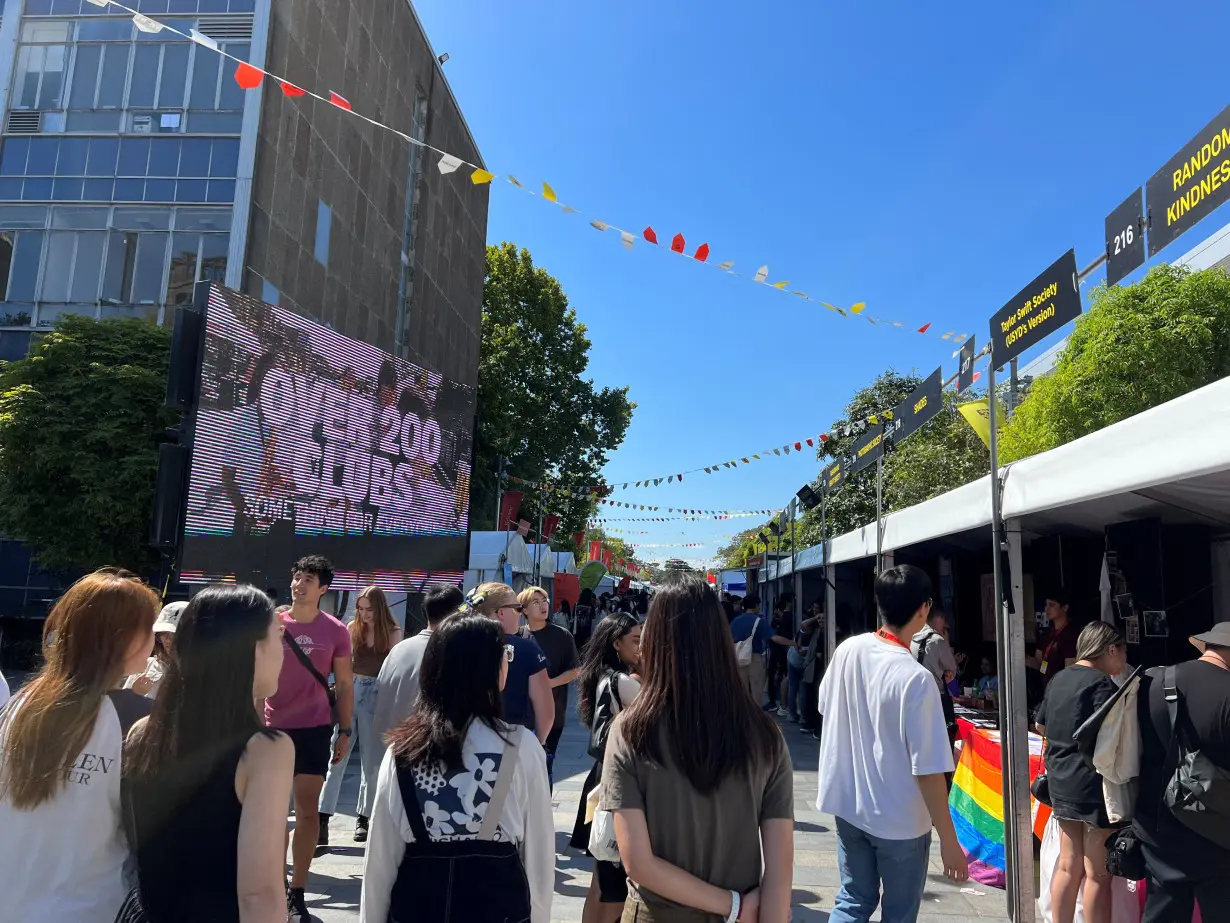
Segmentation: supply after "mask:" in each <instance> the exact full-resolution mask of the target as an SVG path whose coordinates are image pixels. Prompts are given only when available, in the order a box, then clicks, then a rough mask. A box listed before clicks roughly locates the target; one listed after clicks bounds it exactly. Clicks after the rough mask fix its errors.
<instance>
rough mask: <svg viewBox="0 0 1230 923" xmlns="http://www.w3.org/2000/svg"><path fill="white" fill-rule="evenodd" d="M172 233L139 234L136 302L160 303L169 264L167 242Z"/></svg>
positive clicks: (135, 276) (134, 279)
mask: <svg viewBox="0 0 1230 923" xmlns="http://www.w3.org/2000/svg"><path fill="white" fill-rule="evenodd" d="M170 237H171V235H170V234H157V233H147V234H141V235H139V236H138V240H137V266H136V270H135V271H134V272H133V276H132V295H131V297H130V298H129V300H130V301H132V302H133V303H135V304H159V303H160V300H159V299H161V297H162V293H163V288H162V275H163V270H164V269H165V268H166V264H167V243H168V242H169V240H170Z"/></svg>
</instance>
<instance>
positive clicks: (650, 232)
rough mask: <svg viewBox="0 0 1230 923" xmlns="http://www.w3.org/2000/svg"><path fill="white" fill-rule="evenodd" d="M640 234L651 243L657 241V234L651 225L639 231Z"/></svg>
mask: <svg viewBox="0 0 1230 923" xmlns="http://www.w3.org/2000/svg"><path fill="white" fill-rule="evenodd" d="M641 236H642V237H644V238H645V239H646V240H647V241H649V242H650V243H651V244H656V243H657V242H658V235H657V234H656V233H655V232H654V229H653V228H651V227H647V228H645V230H643V231H641Z"/></svg>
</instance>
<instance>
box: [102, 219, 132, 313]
mask: <svg viewBox="0 0 1230 923" xmlns="http://www.w3.org/2000/svg"><path fill="white" fill-rule="evenodd" d="M136 264H137V235H136V234H135V233H134V232H132V231H112V232H111V233H110V234H108V235H107V259H106V263H105V264H104V269H103V287H102V300H103V301H109V302H121V301H127V300H128V299H127V297H126V296H127V293H128V292H129V291H130V290H131V288H132V272H133V269H135V268H136Z"/></svg>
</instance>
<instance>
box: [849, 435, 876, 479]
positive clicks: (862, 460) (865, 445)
mask: <svg viewBox="0 0 1230 923" xmlns="http://www.w3.org/2000/svg"><path fill="white" fill-rule="evenodd" d="M851 454H852V455H853V456H854V461H853V464H852V465H851V468H850V474H851V476H853V475H855V474H858V473H859V472H860V471H862V470H863V469H864V468H866V467H867V466H868V465H874V464H875V463H876V462H877V461H879V460H880V458H881V457H882V456H883V455H884V427H882V426H873V427H871V428H870V429H868V430H867V432H865V433H863V438H862V439H860V440H859V441H858V442H856V443H855V444H854V449H853V450H852V452H851Z"/></svg>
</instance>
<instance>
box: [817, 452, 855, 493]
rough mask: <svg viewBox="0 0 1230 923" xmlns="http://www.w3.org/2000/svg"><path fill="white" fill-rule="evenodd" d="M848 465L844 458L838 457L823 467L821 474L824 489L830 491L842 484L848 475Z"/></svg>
mask: <svg viewBox="0 0 1230 923" xmlns="http://www.w3.org/2000/svg"><path fill="white" fill-rule="evenodd" d="M848 467H849V466H848V465H847V464H846V461H845V459H838V460H837V461H835V462H833V463H832V464H831V465H829V466H828V467H827V468H825V469H824V475H823V482H824V489H825V490H829V491H832V490H836V489H837V488H838V487H840V486H841V485H842V484H844V483H845V481H846V478H847V477H849V473H848V472H847V470H846V469H847V468H848Z"/></svg>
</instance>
